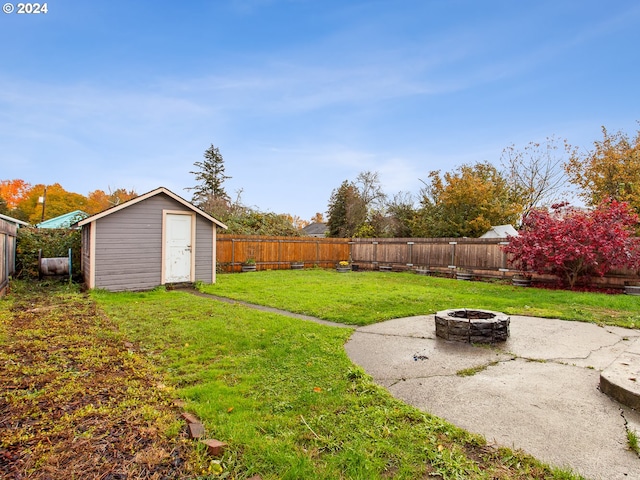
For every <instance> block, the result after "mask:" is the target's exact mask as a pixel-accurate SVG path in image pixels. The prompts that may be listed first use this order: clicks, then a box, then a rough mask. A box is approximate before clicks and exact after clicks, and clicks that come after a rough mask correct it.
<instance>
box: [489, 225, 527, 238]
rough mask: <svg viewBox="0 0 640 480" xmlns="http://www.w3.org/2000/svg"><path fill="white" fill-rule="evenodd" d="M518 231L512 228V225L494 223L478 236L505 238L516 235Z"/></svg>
mask: <svg viewBox="0 0 640 480" xmlns="http://www.w3.org/2000/svg"><path fill="white" fill-rule="evenodd" d="M517 236H518V231H517V230H516V229H515V228H513V225H509V224H507V225H495V226H493V227H491V228H490V229H489V230H488V231H487V232H486V233H484V234H483V235H481V236H480V238H507V237H517Z"/></svg>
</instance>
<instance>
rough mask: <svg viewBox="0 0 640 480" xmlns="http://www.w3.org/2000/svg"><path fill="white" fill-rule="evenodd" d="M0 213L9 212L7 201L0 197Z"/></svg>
mask: <svg viewBox="0 0 640 480" xmlns="http://www.w3.org/2000/svg"><path fill="white" fill-rule="evenodd" d="M0 213H1V214H3V215H8V214H9V208H8V207H7V201H6V200H5V199H4V198H2V197H0Z"/></svg>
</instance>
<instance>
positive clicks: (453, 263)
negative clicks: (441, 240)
mask: <svg viewBox="0 0 640 480" xmlns="http://www.w3.org/2000/svg"><path fill="white" fill-rule="evenodd" d="M457 244H458V242H449V245H451V265H449V268H451V269H455V268H456V245H457Z"/></svg>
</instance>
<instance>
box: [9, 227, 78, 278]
mask: <svg viewBox="0 0 640 480" xmlns="http://www.w3.org/2000/svg"><path fill="white" fill-rule="evenodd" d="M81 238H82V237H81V232H80V230H71V229H66V228H59V229H58V228H56V229H54V228H51V229H37V228H20V229H18V238H17V242H16V277H18V278H37V277H38V251H39V250H42V256H43V257H46V258H49V257H66V256H68V255H69V249H71V268H72V270H73V272H72V273H74V274H76V275H77V274H79V273H80V258H81V257H80V248H81V244H82V242H81Z"/></svg>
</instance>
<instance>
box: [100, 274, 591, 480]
mask: <svg viewBox="0 0 640 480" xmlns="http://www.w3.org/2000/svg"><path fill="white" fill-rule="evenodd" d="M297 273H300V272H289V275H290V276H291V274H293V275H296V274H297ZM254 276H255V278H254ZM348 276H350V275H348ZM303 277H304V278H307V279H309V280H310V281H313V282H314V283H315V284H316V285H317V286H320V285H323V286H322V290H321V293H323V294H324V293H327V292H329V291H330V290H331V286H332V285H340V284H339V282H341V281H343V280H341V279H342V276H340V275H336V276H332V275H331V274H326V273H323V272H311V273H307V272H305V273H304V275H303ZM303 277H301V278H303ZM403 277H404V278H410V277H406V276H403ZM235 278H238V279H239V280H244V281H245V282H247V284H248V287H247V289H246V292H249V291H252V290H254V289H255V288H256V285H259V284H260V282H263V283H264V284H268V285H271V287H270V290H271V289H272V287H273V284H274V283H276V284H278V285H279V286H280V288H284V289H285V290H287V289H288V287H286V275H281V274H279V273H278V272H269V273H266V274H264V275H263V274H260V273H257V274H244V275H236V276H231V275H230V276H228V277H227V276H223V277H222V278H221V279H220V280H221V284H224V283H225V282H227V280H234V282H235ZM353 278H354V279H358V278H360V276H359V275H358V276H356V275H354V276H353ZM361 278H362V279H365V278H367V276H362V277H361ZM371 278H373V279H375V281H374V283H375V284H376V285H378V288H380V289H383V288H384V287H385V286H386V285H388V284H386V283H385V282H386V281H387V280H383V279H382V278H379V277H377V276H372V277H371ZM269 279H271V281H269ZM256 282H258V283H256ZM301 283H304V282H301ZM327 283H328V285H324V284H327ZM241 284H242V282H239V283H235V288H234V289H235V290H236V294H237V291H238V290H241V289H243V288H242V286H241ZM300 285H301V284H296V286H300ZM359 285H363V284H361V283H356V284H349V281H346V283H344V284H341V285H340V288H341V289H342V290H343V291H344V289H347V290H349V291H353V292H358V289H359V288H360V287H359ZM367 288H368V289H369V290H370V288H371V287H367ZM394 288H397V289H398V291H400V290H401V288H400V287H399V286H396V287H394ZM271 291H273V292H277V289H274V290H271ZM307 291H309V292H310V291H311V290H307ZM253 293H254V294H255V293H256V292H253ZM263 295H267V294H263ZM278 295H279V294H278ZM92 296H93V298H94V299H95V300H96V301H97V302H98V304H99V305H100V306H101V308H102V309H104V311H105V312H106V313H107V315H108V316H109V317H110V318H111V319H113V320H115V321H116V322H117V323H118V324H119V325H120V328H121V330H122V331H123V332H124V334H125V335H126V336H127V337H128V338H129V339H130V340H131V341H133V342H136V344H137V345H138V346H139V348H140V349H141V350H142V351H143V352H145V353H146V354H147V355H149V356H150V357H151V358H152V359H154V360H155V363H156V364H157V365H158V366H160V367H161V368H163V369H164V371H165V372H167V375H168V378H167V382H169V383H170V384H171V385H172V386H173V387H174V388H176V394H177V395H178V396H180V397H182V398H183V399H184V400H185V401H186V408H187V409H188V410H190V411H192V412H193V413H195V414H196V415H197V416H198V417H200V419H201V420H202V421H203V422H204V424H205V427H206V429H207V432H208V436H209V437H212V438H216V439H219V440H222V441H225V442H227V443H228V444H229V448H228V450H227V452H226V453H225V455H224V457H223V458H222V460H221V463H220V466H219V467H218V466H217V465H216V466H215V468H216V469H221V470H219V471H218V473H221V475H220V477H217V478H221V477H222V478H225V477H224V475H226V476H227V477H226V478H236V479H243V478H248V477H250V476H252V475H256V474H259V475H261V477H262V478H263V479H265V480H266V479H363V480H364V479H367V480H369V479H385V478H395V479H416V478H443V479H493V478H496V479H507V478H509V479H511V478H518V479H525V478H531V479H542V478H544V479H569V478H579V477H576V476H573V475H572V474H570V473H568V472H566V471H561V470H555V469H551V468H549V467H546V466H544V465H541V464H539V463H538V462H536V461H535V460H534V459H532V458H531V457H528V456H526V455H524V454H522V453H517V452H513V451H511V450H509V449H495V448H492V447H489V446H487V445H485V441H484V439H482V438H481V437H478V436H476V435H472V434H469V433H467V432H465V431H463V430H461V429H459V428H456V427H454V426H452V425H450V424H448V423H446V422H445V421H443V420H441V419H439V418H437V417H434V416H431V415H429V414H427V413H424V412H421V411H419V410H417V409H415V408H413V407H409V406H407V405H406V404H404V403H402V402H400V401H398V400H396V399H394V398H393V397H392V396H391V395H390V394H389V393H388V392H387V391H386V390H385V389H383V388H381V387H378V386H377V385H376V384H375V383H373V381H372V379H371V378H370V377H369V376H368V375H366V374H365V373H364V372H363V371H362V370H361V369H360V368H358V367H355V366H354V365H353V364H352V363H351V362H350V360H349V359H348V357H347V355H346V353H345V350H344V343H345V341H346V340H347V338H348V337H349V335H350V334H351V330H350V329H342V328H334V327H327V326H323V325H318V324H315V323H312V322H304V321H300V320H296V319H291V318H288V317H284V316H281V315H277V314H272V313H266V312H262V311H257V310H254V309H250V308H247V307H244V306H242V305H238V304H236V305H229V304H226V303H222V302H216V301H214V300H211V299H207V298H202V297H197V296H194V295H191V294H189V293H185V292H180V291H169V292H166V291H163V290H161V289H158V290H156V291H152V292H146V293H119V294H109V293H105V292H94V293H93V294H92ZM267 296H268V295H267ZM291 296H292V297H293V298H295V297H298V296H300V294H299V292H295V293H292V294H291ZM354 296H355V297H356V298H357V299H359V300H361V301H364V298H365V297H363V296H362V295H361V294H360V293H357V294H355V293H354ZM338 298H342V300H345V299H348V298H349V297H348V296H347V297H338ZM248 299H249V300H252V301H257V300H256V298H255V297H251V298H248ZM323 300H324V302H323V303H325V305H326V306H327V310H326V311H332V312H334V314H335V315H337V312H339V311H340V310H339V308H340V306H344V307H345V308H346V309H347V310H349V303H348V302H346V301H338V303H339V305H338V306H331V304H332V302H334V301H336V299H335V298H333V297H332V298H328V297H325V298H324V299H323ZM374 300H375V299H372V302H371V303H372V304H374V305H375V307H372V308H376V309H378V308H382V305H381V304H380V303H377V302H375V301H374ZM274 303H279V302H275V301H274ZM392 303H393V302H390V305H391V304H392ZM318 305H319V304H318ZM278 306H280V307H283V305H278ZM365 307H366V305H365V304H362V305H360V306H359V308H358V310H357V311H361V312H366V310H367V309H366V308H365ZM394 311H397V310H394ZM353 312H354V311H351V313H353ZM312 313H316V312H315V311H313V312H312ZM204 473H205V472H203V474H204ZM212 478H213V477H212Z"/></svg>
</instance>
